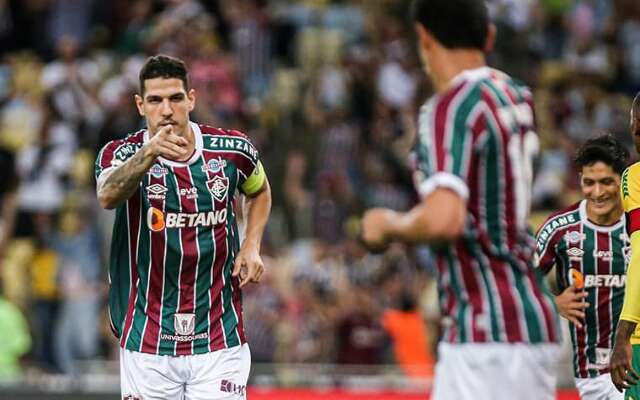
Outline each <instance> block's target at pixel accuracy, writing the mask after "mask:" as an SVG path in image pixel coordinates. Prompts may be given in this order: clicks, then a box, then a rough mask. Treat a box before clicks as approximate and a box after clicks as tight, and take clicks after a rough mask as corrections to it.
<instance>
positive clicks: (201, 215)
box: [96, 122, 264, 355]
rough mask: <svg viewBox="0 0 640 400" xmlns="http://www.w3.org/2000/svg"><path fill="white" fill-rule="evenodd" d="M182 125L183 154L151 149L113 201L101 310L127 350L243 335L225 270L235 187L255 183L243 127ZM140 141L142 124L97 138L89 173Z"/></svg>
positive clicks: (207, 343) (255, 162)
mask: <svg viewBox="0 0 640 400" xmlns="http://www.w3.org/2000/svg"><path fill="white" fill-rule="evenodd" d="M190 124H191V129H192V131H193V133H194V137H195V151H194V154H193V155H192V156H191V157H190V159H189V160H187V161H185V162H176V161H172V160H167V159H164V158H162V157H158V159H157V160H156V162H155V164H153V166H152V167H151V168H150V169H149V171H148V173H146V174H145V175H144V177H143V179H142V181H141V182H140V185H139V187H138V189H137V190H136V192H135V193H134V194H133V195H132V196H131V197H130V198H129V199H128V200H127V201H126V202H125V203H124V204H122V205H120V206H119V207H117V209H116V217H115V224H114V228H113V239H112V244H111V257H110V267H109V283H110V291H109V311H110V320H111V327H112V330H113V332H114V333H115V334H116V336H117V337H118V338H119V339H120V345H121V346H122V347H123V348H126V349H129V350H133V351H138V352H143V353H150V354H160V355H187V354H199V353H206V352H210V351H215V350H218V349H223V348H227V347H232V346H236V345H240V344H242V343H244V342H245V335H244V330H243V323H242V305H241V293H240V289H239V287H238V285H239V280H238V278H237V277H235V278H232V277H231V273H232V270H233V262H234V259H235V255H236V254H237V252H238V250H239V238H238V228H237V224H236V215H235V213H234V204H233V201H234V197H235V193H236V190H238V191H240V192H243V193H245V194H252V192H253V193H255V192H256V191H257V190H259V189H260V187H261V186H262V183H263V182H264V173H263V170H262V169H261V164H260V162H259V159H258V152H257V151H256V149H255V147H254V146H253V145H252V144H251V142H250V141H249V139H248V138H247V137H246V136H245V135H244V134H242V133H240V132H237V131H229V130H222V129H217V128H212V127H208V126H204V125H198V124H195V123H193V122H190ZM148 139H149V134H148V131H147V130H142V131H139V132H136V133H133V134H130V135H128V136H127V137H126V138H124V139H122V140H114V141H111V142H109V143H107V144H106V145H105V146H104V147H103V149H102V150H101V151H100V153H99V154H98V157H97V160H96V178H97V180H100V179H101V178H100V177H101V175H102V174H105V173H106V172H107V171H109V170H110V169H111V168H114V167H117V166H118V165H120V164H122V163H123V162H124V161H126V160H127V159H129V158H130V157H132V156H133V155H134V154H135V153H136V152H137V151H138V150H140V148H141V147H142V146H143V144H144V143H146V142H147V141H148ZM105 176H106V175H105ZM258 176H261V177H262V180H261V181H260V182H256V179H255V177H258Z"/></svg>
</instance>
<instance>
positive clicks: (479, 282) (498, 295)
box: [414, 67, 558, 343]
mask: <svg viewBox="0 0 640 400" xmlns="http://www.w3.org/2000/svg"><path fill="white" fill-rule="evenodd" d="M537 144H538V141H537V135H536V133H535V130H534V115H533V104H532V97H531V93H530V91H529V90H528V89H527V88H526V87H525V86H523V85H521V84H518V83H516V82H515V81H514V80H513V79H511V78H510V77H509V76H507V75H506V74H504V73H502V72H499V71H497V70H494V69H491V68H487V67H483V68H479V69H474V70H467V71H464V72H463V73H461V74H460V75H458V76H457V77H456V78H454V79H453V80H452V82H451V83H450V85H449V88H448V89H447V90H446V91H444V92H443V93H439V94H437V95H435V96H434V97H432V98H431V99H429V100H428V101H427V103H426V104H425V105H424V106H423V107H422V108H421V110H420V120H419V134H418V143H417V146H416V149H415V156H416V161H417V165H416V172H415V174H414V181H415V184H416V188H417V190H418V192H419V193H420V195H421V196H423V197H424V196H427V195H429V194H430V193H431V192H432V191H433V190H434V189H435V188H437V187H444V188H448V189H450V190H453V191H455V192H457V193H458V194H459V195H460V196H461V197H463V198H464V199H466V201H467V221H466V225H465V231H464V234H463V236H462V237H461V238H460V239H458V240H456V241H455V242H453V243H451V244H447V245H442V246H432V247H433V250H434V253H435V255H436V264H437V271H438V289H439V290H438V293H439V302H440V308H441V313H442V315H443V325H444V333H443V340H445V341H448V342H453V343H465V342H477V343H482V342H510V343H518V342H521V343H543V342H556V341H557V340H558V332H557V316H556V313H555V309H554V306H553V302H552V299H551V296H550V294H549V292H548V289H547V288H546V286H545V284H544V281H543V279H542V274H541V273H539V271H537V270H536V269H535V268H534V266H533V256H534V247H535V240H534V238H533V235H532V233H531V231H530V229H529V227H528V223H527V219H528V214H529V198H530V195H529V192H530V187H531V172H532V164H531V162H532V157H533V155H535V153H536V152H537Z"/></svg>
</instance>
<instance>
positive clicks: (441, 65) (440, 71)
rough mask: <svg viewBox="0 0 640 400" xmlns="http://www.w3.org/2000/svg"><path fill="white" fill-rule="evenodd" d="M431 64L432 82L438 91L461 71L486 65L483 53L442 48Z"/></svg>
mask: <svg viewBox="0 0 640 400" xmlns="http://www.w3.org/2000/svg"><path fill="white" fill-rule="evenodd" d="M434 59H437V60H438V62H437V63H434V65H432V66H431V76H432V77H433V84H434V86H435V89H436V91H437V92H438V93H441V92H444V91H445V90H447V89H448V88H449V85H450V84H451V81H452V80H453V79H454V78H455V77H456V76H458V75H460V73H462V72H463V71H466V70H469V69H476V68H480V67H484V66H486V65H487V64H486V60H485V57H484V53H483V52H481V51H479V50H470V49H456V50H450V49H443V50H442V51H441V54H440V55H439V56H438V57H437V58H434Z"/></svg>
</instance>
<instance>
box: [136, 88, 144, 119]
mask: <svg viewBox="0 0 640 400" xmlns="http://www.w3.org/2000/svg"><path fill="white" fill-rule="evenodd" d="M133 98H134V100H135V101H136V107H137V108H138V114H140V115H141V116H143V117H144V107H143V104H144V99H143V98H142V96H140V95H139V94H136V95H134V96H133Z"/></svg>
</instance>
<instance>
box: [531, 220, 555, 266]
mask: <svg viewBox="0 0 640 400" xmlns="http://www.w3.org/2000/svg"><path fill="white" fill-rule="evenodd" d="M552 221H553V218H551V217H550V218H549V219H547V220H546V221H545V223H544V224H543V225H542V226H541V227H540V229H539V230H538V233H537V234H536V256H535V260H536V263H535V264H536V267H538V268H540V269H541V270H542V271H543V272H544V273H545V274H546V273H547V272H549V271H550V270H551V268H553V265H554V264H555V262H556V257H557V253H556V245H557V244H558V240H559V231H558V230H555V229H553V224H552Z"/></svg>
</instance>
